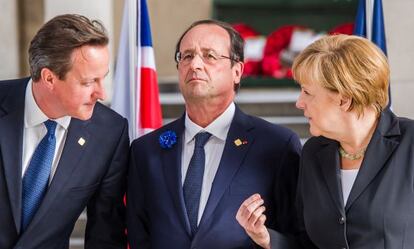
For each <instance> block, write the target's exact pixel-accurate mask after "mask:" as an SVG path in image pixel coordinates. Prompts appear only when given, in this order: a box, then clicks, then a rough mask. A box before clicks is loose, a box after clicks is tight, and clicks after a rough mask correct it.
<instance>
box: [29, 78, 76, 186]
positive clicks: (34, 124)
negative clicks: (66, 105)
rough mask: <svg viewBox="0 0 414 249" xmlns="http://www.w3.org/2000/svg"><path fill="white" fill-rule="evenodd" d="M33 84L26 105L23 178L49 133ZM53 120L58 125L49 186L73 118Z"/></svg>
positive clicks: (46, 118)
mask: <svg viewBox="0 0 414 249" xmlns="http://www.w3.org/2000/svg"><path fill="white" fill-rule="evenodd" d="M32 84H34V83H33V82H32V80H30V81H29V83H28V84H27V88H26V96H25V104H24V130H23V157H22V178H23V176H24V173H25V172H26V170H27V167H28V166H29V163H30V160H31V158H32V155H33V153H34V151H35V149H36V147H37V145H38V144H39V143H40V141H41V140H42V139H43V137H44V136H45V135H46V133H47V129H46V126H45V125H44V124H43V123H44V122H45V121H47V120H48V119H49V118H48V117H47V116H46V115H45V114H44V113H43V112H42V110H40V108H39V106H38V105H37V103H36V101H35V99H34V97H33V92H32ZM36 84H37V83H36ZM53 120H54V121H56V123H57V126H56V131H55V136H56V148H55V155H54V157H53V163H52V167H51V172H50V177H49V184H50V182H51V181H52V178H53V176H54V174H55V172H56V168H57V165H58V162H59V159H60V156H61V155H62V151H63V147H64V144H65V140H66V134H67V130H68V127H69V124H70V120H71V117H69V116H65V117H61V118H58V119H53Z"/></svg>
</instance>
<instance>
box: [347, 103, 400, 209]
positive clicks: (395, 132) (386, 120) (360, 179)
mask: <svg viewBox="0 0 414 249" xmlns="http://www.w3.org/2000/svg"><path fill="white" fill-rule="evenodd" d="M399 135H400V129H399V124H398V119H397V118H396V117H395V116H394V114H392V113H391V112H390V111H388V110H386V111H384V112H383V113H382V115H381V118H380V121H379V123H378V127H377V129H376V130H375V132H374V134H373V136H372V138H371V141H370V142H369V145H368V148H367V151H366V152H365V156H364V160H363V162H362V165H361V168H360V170H359V173H358V176H357V178H356V179H355V183H354V185H353V186H352V189H351V192H350V194H349V197H348V201H347V204H346V207H345V209H346V210H348V209H349V208H350V207H351V206H352V204H353V203H354V202H355V200H356V199H357V198H358V197H359V196H360V195H361V193H362V192H363V191H364V190H365V189H366V188H367V186H368V184H369V183H370V182H372V181H373V180H374V178H375V176H376V175H377V174H378V172H379V171H380V170H381V169H382V168H383V167H384V165H385V164H386V163H387V161H388V159H389V158H390V156H391V155H392V153H393V152H394V150H395V148H397V146H398V144H399V143H398V141H397V138H398V137H397V136H399Z"/></svg>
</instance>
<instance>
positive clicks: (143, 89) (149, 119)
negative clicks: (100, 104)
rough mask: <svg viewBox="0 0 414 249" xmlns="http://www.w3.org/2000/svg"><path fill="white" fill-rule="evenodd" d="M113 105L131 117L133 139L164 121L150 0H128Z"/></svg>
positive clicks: (117, 64) (118, 110) (123, 21)
mask: <svg viewBox="0 0 414 249" xmlns="http://www.w3.org/2000/svg"><path fill="white" fill-rule="evenodd" d="M114 83H115V84H114V94H113V98H112V104H111V107H112V109H114V110H115V111H117V112H118V113H120V114H121V115H122V116H124V117H125V118H127V119H128V121H129V127H130V128H129V134H130V137H131V139H135V138H137V137H139V136H142V135H144V134H146V133H148V132H150V131H152V130H154V129H157V128H159V127H160V126H161V125H162V116H161V106H160V101H159V91H158V82H157V73H156V69H155V59H154V50H153V47H152V39H151V28H150V22H149V15H148V7H147V3H146V0H126V1H125V6H124V14H123V19H122V28H121V37H120V40H119V49H118V58H117V63H116V69H115V77H114Z"/></svg>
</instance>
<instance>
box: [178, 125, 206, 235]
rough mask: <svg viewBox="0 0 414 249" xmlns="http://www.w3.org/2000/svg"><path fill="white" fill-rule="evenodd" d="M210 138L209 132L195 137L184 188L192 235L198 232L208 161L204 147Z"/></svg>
mask: <svg viewBox="0 0 414 249" xmlns="http://www.w3.org/2000/svg"><path fill="white" fill-rule="evenodd" d="M210 136H211V134H210V133H208V132H201V133H198V134H197V135H196V136H195V145H194V153H193V156H192V157H191V160H190V165H189V167H188V170H187V175H186V177H185V181H184V186H183V190H184V202H185V206H186V208H187V215H188V220H189V221H190V226H191V233H192V235H194V234H195V232H196V231H197V221H198V208H199V206H200V196H201V187H202V185H203V176H204V164H205V160H206V159H205V153H204V145H205V144H206V143H207V141H208V139H209V138H210Z"/></svg>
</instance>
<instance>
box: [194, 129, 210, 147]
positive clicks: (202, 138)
mask: <svg viewBox="0 0 414 249" xmlns="http://www.w3.org/2000/svg"><path fill="white" fill-rule="evenodd" d="M210 136H211V134H210V133H208V132H200V133H198V134H197V135H195V146H196V147H204V145H205V144H206V143H207V141H208V139H209V138H210Z"/></svg>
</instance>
